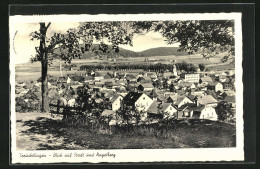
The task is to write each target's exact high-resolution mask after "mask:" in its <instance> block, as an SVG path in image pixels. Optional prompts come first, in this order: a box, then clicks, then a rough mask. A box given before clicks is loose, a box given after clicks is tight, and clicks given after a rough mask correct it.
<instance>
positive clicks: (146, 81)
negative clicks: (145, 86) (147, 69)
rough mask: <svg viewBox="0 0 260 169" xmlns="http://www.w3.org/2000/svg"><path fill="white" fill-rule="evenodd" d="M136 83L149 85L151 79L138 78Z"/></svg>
mask: <svg viewBox="0 0 260 169" xmlns="http://www.w3.org/2000/svg"><path fill="white" fill-rule="evenodd" d="M137 82H140V83H151V78H150V77H139V78H138V79H137Z"/></svg>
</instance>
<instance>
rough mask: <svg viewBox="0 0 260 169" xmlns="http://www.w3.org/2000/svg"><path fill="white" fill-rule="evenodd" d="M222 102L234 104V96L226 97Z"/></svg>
mask: <svg viewBox="0 0 260 169" xmlns="http://www.w3.org/2000/svg"><path fill="white" fill-rule="evenodd" d="M224 101H226V102H229V103H235V102H236V96H226V97H225V99H224Z"/></svg>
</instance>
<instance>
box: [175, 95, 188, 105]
mask: <svg viewBox="0 0 260 169" xmlns="http://www.w3.org/2000/svg"><path fill="white" fill-rule="evenodd" d="M185 98H188V99H190V98H189V97H187V96H180V97H178V98H177V101H176V102H175V103H174V104H175V105H178V104H180V103H181V102H182V100H183V99H185ZM190 100H191V99H190ZM191 101H192V100H191Z"/></svg>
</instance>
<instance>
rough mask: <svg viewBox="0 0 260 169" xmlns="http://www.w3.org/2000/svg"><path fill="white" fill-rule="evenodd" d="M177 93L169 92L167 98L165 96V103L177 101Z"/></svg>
mask: <svg viewBox="0 0 260 169" xmlns="http://www.w3.org/2000/svg"><path fill="white" fill-rule="evenodd" d="M178 96H179V95H178V93H174V94H170V95H169V96H168V97H167V98H166V102H167V103H174V102H176V101H177V98H178Z"/></svg>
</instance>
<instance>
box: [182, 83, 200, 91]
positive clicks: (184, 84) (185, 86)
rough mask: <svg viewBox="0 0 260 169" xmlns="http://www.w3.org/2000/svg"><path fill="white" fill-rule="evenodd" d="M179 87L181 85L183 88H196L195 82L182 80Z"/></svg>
mask: <svg viewBox="0 0 260 169" xmlns="http://www.w3.org/2000/svg"><path fill="white" fill-rule="evenodd" d="M178 87H179V89H182V90H186V89H187V88H190V89H195V88H196V86H195V84H194V83H191V82H180V83H179V84H178Z"/></svg>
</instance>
